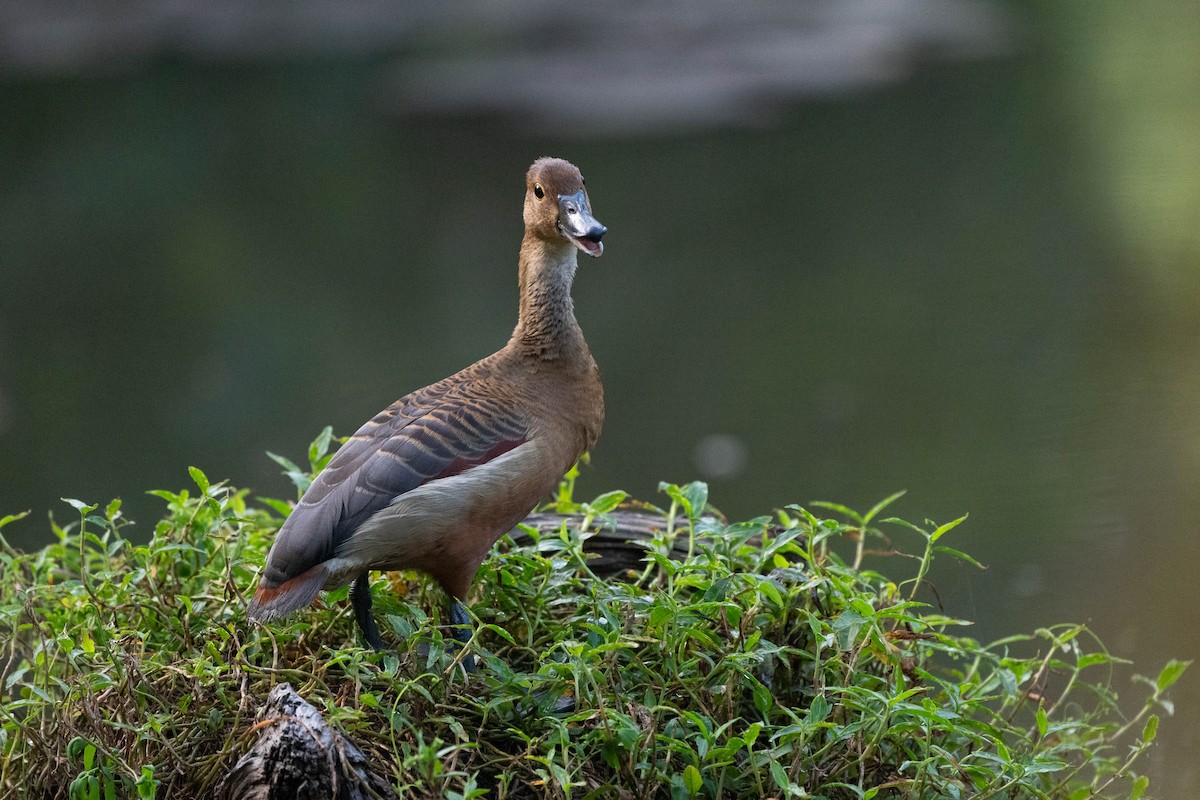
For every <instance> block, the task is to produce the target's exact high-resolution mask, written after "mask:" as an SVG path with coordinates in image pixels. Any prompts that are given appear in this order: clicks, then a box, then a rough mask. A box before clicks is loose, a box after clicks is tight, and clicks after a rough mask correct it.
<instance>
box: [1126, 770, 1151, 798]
mask: <svg viewBox="0 0 1200 800" xmlns="http://www.w3.org/2000/svg"><path fill="white" fill-rule="evenodd" d="M1149 787H1150V779H1149V778H1147V777H1146V776H1145V775H1139V776H1138V777H1137V779H1136V780H1135V781H1134V782H1133V786H1132V788H1130V790H1129V800H1140V798H1141V796H1142V795H1144V794H1145V793H1146V789H1148V788H1149Z"/></svg>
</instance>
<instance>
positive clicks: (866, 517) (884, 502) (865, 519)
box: [860, 489, 908, 525]
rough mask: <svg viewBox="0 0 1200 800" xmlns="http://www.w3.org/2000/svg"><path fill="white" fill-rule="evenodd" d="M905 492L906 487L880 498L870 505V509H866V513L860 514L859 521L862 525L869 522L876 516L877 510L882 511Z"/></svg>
mask: <svg viewBox="0 0 1200 800" xmlns="http://www.w3.org/2000/svg"><path fill="white" fill-rule="evenodd" d="M907 492H908V490H907V489H901V490H900V491H898V492H896V493H895V494H893V495H889V496H887V497H885V498H883V499H882V500H880V501H879V502H878V503H876V504H875V505H874V506H872V507H871V510H870V511H868V512H867V513H866V514H864V515H863V516H862V519H861V520H860V521H861V523H862V524H863V525H869V524H871V520H873V519H875V517H876V516H878V514H879V512H881V511H883V510H884V509H885V508H887V507H888V506H890V505H891V504H892V503H894V502H896V501H897V500H899V499H900V498H901V497H904V495H905V494H907Z"/></svg>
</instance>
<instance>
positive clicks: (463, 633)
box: [450, 595, 475, 673]
mask: <svg viewBox="0 0 1200 800" xmlns="http://www.w3.org/2000/svg"><path fill="white" fill-rule="evenodd" d="M450 624H451V625H453V626H454V629H453V631H452V632H451V636H453V637H454V638H455V639H456V640H457V641H458V643H459V644H461V645H462V646H463V647H466V646H467V644H468V643H469V642H470V641H471V635H472V630H473V626H472V625H471V618H470V617H469V616H467V609H466V606H464V605H463V604H462V601H461V600H459V599H458V598H457V597H455V596H454V595H450ZM462 666H463V669H465V670H466V671H467V672H468V673H474V672H475V654H474V653H467V654H466V655H464V656H463V659H462Z"/></svg>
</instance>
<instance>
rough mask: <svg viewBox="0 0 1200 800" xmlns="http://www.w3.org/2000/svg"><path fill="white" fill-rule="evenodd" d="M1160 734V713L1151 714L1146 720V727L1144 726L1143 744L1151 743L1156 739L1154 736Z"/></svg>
mask: <svg viewBox="0 0 1200 800" xmlns="http://www.w3.org/2000/svg"><path fill="white" fill-rule="evenodd" d="M1157 735H1158V714H1151V715H1150V718H1149V719H1148V720H1146V727H1144V728H1142V744H1150V743H1151V742H1153V741H1154V737H1155V736H1157Z"/></svg>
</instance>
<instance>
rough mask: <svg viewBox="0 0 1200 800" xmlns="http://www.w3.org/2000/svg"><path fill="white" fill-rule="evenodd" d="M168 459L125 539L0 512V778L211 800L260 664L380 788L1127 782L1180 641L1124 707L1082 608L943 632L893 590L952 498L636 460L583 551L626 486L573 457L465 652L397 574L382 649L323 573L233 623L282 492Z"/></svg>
mask: <svg viewBox="0 0 1200 800" xmlns="http://www.w3.org/2000/svg"><path fill="white" fill-rule="evenodd" d="M325 441H326V442H327V441H328V437H327V436H326V438H325ZM310 458H311V460H312V462H313V469H317V468H319V467H320V466H321V465H322V463H323V461H324V449H323V447H317V448H314V451H313V452H312V453H311V454H310ZM290 472H291V473H292V475H293V478H294V479H295V480H296V481H297V483H298V484H300V485H303V484H304V483H305V482H306V481H307V480H308V479H309V471H305V470H298V469H294V468H292V469H290ZM192 475H193V478H194V479H195V482H196V484H197V486H198V489H199V491H198V493H192V492H188V491H181V492H178V493H172V492H156V494H158V495H159V496H161V497H163V498H164V500H166V502H167V507H168V511H167V513H166V515H165V516H164V518H163V519H162V520H161V521H160V522H158V523H157V525H156V526H155V528H154V534H153V536H152V538H151V540H150V542H149V543H148V544H144V545H141V544H134V543H132V542H131V541H129V540H128V539H126V538H125V536H124V531H125V525H126V522H125V520H124V519H123V518H122V515H121V511H120V503H119V502H115V501H114V502H113V503H111V504H110V505H109V506H108V507H107V508H106V509H103V510H101V509H98V508H97V507H93V506H89V505H84V504H82V503H79V504H76V505H77V509H78V511H79V519H78V520H77V521H76V522H74V523H72V524H71V525H66V526H62V527H58V526H55V533H56V534H57V536H58V541H57V542H56V543H54V544H51V545H49V546H47V547H45V548H43V549H42V550H39V551H37V552H35V553H28V554H25V553H19V552H17V551H15V550H13V549H12V548H10V547H8V546H7V544H6V543H3V540H2V539H0V551H2V552H0V645H2V648H3V649H2V651H0V696H2V699H3V714H2V715H0V752H2V756H0V758H2V760H0V794H3V796H5V797H9V796H12V797H46V798H58V797H71V798H107V797H126V796H129V797H142V798H149V797H159V798H164V797H169V798H200V797H213V796H214V792H215V791H216V789H217V787H218V786H219V785H220V781H221V779H222V777H223V776H224V775H225V774H226V773H227V772H228V771H229V770H230V768H231V767H232V766H233V764H234V762H236V760H237V759H238V757H239V756H240V755H241V754H242V753H243V752H245V751H246V750H247V749H248V748H249V746H250V744H251V743H252V741H253V737H254V724H255V721H256V720H255V715H256V712H257V711H258V709H259V708H260V707H261V705H262V704H263V702H264V701H265V699H266V697H267V695H268V693H269V692H270V691H271V688H272V687H273V686H275V685H276V684H278V683H281V682H284V681H287V682H290V683H291V684H292V685H293V686H295V687H296V689H297V690H298V691H299V693H300V694H301V695H302V696H303V697H304V698H305V699H307V700H308V701H309V702H310V703H312V704H313V705H315V706H316V707H317V708H319V709H321V710H322V711H323V712H324V714H325V715H326V717H327V719H328V720H329V721H330V722H331V723H333V724H334V725H336V726H338V727H340V728H341V729H342V730H343V731H345V732H346V733H347V734H348V735H349V736H350V738H351V739H352V740H354V741H355V742H357V743H358V745H359V746H360V747H361V748H362V749H363V751H364V752H365V753H366V754H367V756H368V757H369V759H370V760H371V763H372V766H373V768H374V770H375V771H376V772H377V773H378V774H380V775H381V776H383V777H384V778H386V779H387V780H389V781H391V782H392V783H393V784H394V785H395V787H396V788H397V789H398V790H399V791H400V794H401V796H403V797H447V798H475V797H488V798H526V797H534V798H559V797H575V798H584V797H597V798H598V797H622V798H655V797H673V798H674V797H825V798H861V799H864V800H865V799H866V798H872V797H878V798H884V797H903V798H926V797H951V798H955V797H972V798H979V797H1006V798H1008V797H1050V798H1083V797H1117V796H1120V797H1127V796H1129V795H1130V793H1131V791H1132V793H1133V794H1134V795H1136V796H1140V794H1141V793H1142V791H1144V789H1145V779H1144V778H1142V777H1138V776H1137V775H1136V774H1135V773H1134V772H1133V771H1132V765H1133V764H1134V762H1135V760H1136V759H1137V758H1138V757H1139V756H1140V755H1141V754H1142V752H1143V751H1144V750H1145V749H1146V747H1148V745H1149V743H1150V742H1151V741H1152V739H1153V737H1154V732H1155V728H1156V725H1157V718H1156V717H1155V716H1154V715H1153V713H1152V712H1153V711H1154V710H1155V706H1156V705H1163V706H1167V707H1168V708H1169V705H1168V701H1166V699H1165V698H1163V697H1162V694H1163V692H1164V691H1165V690H1166V689H1167V688H1168V687H1169V686H1170V684H1171V683H1173V682H1174V680H1175V679H1177V678H1178V677H1179V675H1180V674H1181V673H1182V671H1183V669H1184V666H1185V665H1184V664H1182V663H1180V662H1171V663H1170V664H1169V665H1168V666H1167V667H1166V668H1165V669H1164V670H1163V671H1162V673H1161V674H1160V675H1159V676H1158V679H1157V680H1149V681H1146V683H1148V684H1149V686H1150V689H1149V691H1148V697H1147V699H1146V702H1145V704H1144V705H1143V706H1142V708H1141V710H1140V712H1138V713H1137V714H1136V715H1135V716H1133V717H1130V718H1127V717H1125V716H1122V714H1121V711H1120V710H1119V709H1118V707H1117V705H1116V702H1115V695H1114V693H1113V691H1112V690H1111V689H1110V686H1109V683H1110V680H1111V670H1112V664H1113V663H1114V662H1115V659H1114V658H1112V657H1111V656H1109V655H1108V654H1107V653H1106V652H1105V651H1104V650H1103V649H1102V647H1101V646H1100V645H1099V643H1098V642H1096V641H1095V640H1094V638H1093V637H1091V635H1090V634H1089V633H1088V631H1087V630H1086V629H1085V628H1084V627H1082V626H1078V625H1062V626H1058V627H1054V628H1049V629H1042V630H1039V631H1037V632H1035V633H1033V634H1031V635H1017V636H1012V637H1008V638H1006V639H1004V640H1002V641H1000V642H996V643H993V644H989V645H981V644H980V643H978V642H976V641H973V640H971V639H969V638H966V637H963V636H959V635H957V634H956V633H953V631H958V630H960V628H961V626H962V625H964V624H966V623H964V622H963V621H960V620H953V619H949V618H947V617H945V616H943V615H941V614H939V613H938V612H937V610H936V609H934V608H932V607H930V606H929V605H927V604H925V603H922V602H917V600H916V599H915V598H917V597H918V596H920V591H919V590H922V588H923V586H924V584H925V576H926V575H927V572H928V570H929V566H930V563H931V561H932V559H933V557H934V556H935V555H939V556H947V555H948V556H952V557H956V558H966V559H968V560H969V557H967V556H965V555H963V554H961V553H958V552H957V551H954V550H950V549H949V548H945V547H944V546H943V545H942V544H941V543H940V541H941V538H942V537H943V535H944V534H946V533H947V532H948V531H949V530H950V529H951V528H952V527H954V525H955V524H957V522H955V523H951V524H949V525H946V526H941V527H936V526H927V527H924V528H922V527H918V526H910V525H907V524H906V523H900V522H899V521H895V520H888V521H884V522H882V523H880V522H877V517H878V514H879V512H880V511H881V510H882V506H883V505H885V504H886V502H885V503H884V504H881V505H880V507H877V508H876V509H873V510H872V512H870V513H869V514H866V515H862V516H860V515H858V514H856V513H854V512H852V511H850V510H849V509H843V508H840V507H834V506H824V505H819V504H814V505H813V508H814V509H816V508H819V509H820V510H822V511H823V512H828V513H830V514H832V515H833V516H834V517H837V518H836V519H826V518H820V517H818V516H815V515H814V514H813V513H810V511H809V510H806V509H803V508H800V507H789V508H788V509H786V510H784V511H783V512H780V513H777V514H774V515H772V516H763V517H758V518H755V519H751V520H747V521H741V522H734V523H729V522H726V521H724V520H722V519H721V518H720V516H719V515H715V514H714V513H713V512H712V509H711V507H710V506H708V502H707V500H708V498H707V490H706V488H705V487H704V486H703V484H690V485H688V486H682V487H679V486H664V487H663V490H664V492H665V494H666V496H667V498H668V499H669V504H668V507H667V508H665V509H661V510H660V509H655V508H654V507H653V506H647V505H645V504H640V505H638V508H639V509H640V510H641V511H649V512H650V513H656V514H660V515H661V520H662V525H661V530H660V531H658V532H657V533H656V534H655V535H653V536H652V537H651V538H650V539H649V540H648V541H647V542H646V545H645V546H646V558H645V560H644V562H643V563H641V564H639V567H640V569H639V570H637V571H629V572H627V573H626V574H624V575H622V576H619V577H618V578H616V579H614V578H601V577H597V576H596V575H595V574H594V572H593V570H592V569H591V568H590V567H589V558H588V555H587V553H586V547H587V542H588V540H589V536H590V535H591V534H593V533H594V532H595V531H598V530H603V529H604V526H606V525H608V524H610V521H611V515H612V514H613V513H616V512H618V509H620V508H627V507H629V503H628V502H627V501H626V498H625V496H624V493H620V492H614V493H609V494H607V495H604V496H602V497H600V498H597V500H595V501H593V502H592V503H576V502H575V501H574V500H573V499H572V496H571V495H572V489H573V477H574V476H573V475H572V476H568V478H567V479H566V480H565V481H564V483H563V487H562V489H561V491H560V494H559V496H558V498H557V499H556V501H555V502H554V503H553V504H552V505H551V507H550V508H551V509H552V510H554V511H557V512H560V513H564V514H565V513H570V514H575V515H577V516H578V517H581V519H579V520H578V521H577V523H576V524H575V525H574V526H573V527H572V526H568V525H566V524H563V525H561V526H560V527H559V528H558V529H557V530H555V531H553V532H550V533H547V532H541V533H533V534H532V535H531V536H529V537H528V541H527V543H523V544H517V543H516V542H514V541H513V540H512V539H511V538H508V539H505V540H502V542H501V543H500V545H499V546H498V548H497V553H496V554H495V555H494V557H492V558H491V559H490V560H489V561H488V562H486V563H485V565H484V567H483V568H482V569H481V570H480V574H479V579H478V581H477V587H476V595H475V597H474V598H473V603H472V613H473V614H474V615H476V616H477V623H476V630H477V634H476V637H475V639H474V641H473V642H472V644H471V646H470V648H471V650H472V651H473V652H474V653H475V654H476V657H477V658H478V659H479V662H480V669H479V671H478V673H476V674H475V675H473V676H467V675H465V674H464V673H463V672H462V671H461V669H459V668H458V666H457V663H458V662H457V661H456V659H458V658H459V657H460V656H461V653H459V652H455V650H454V649H453V647H452V645H451V641H452V640H451V638H450V636H449V630H448V629H447V628H446V627H445V624H446V623H447V620H446V619H445V615H444V614H443V613H440V610H441V608H442V607H443V606H442V604H443V602H444V598H442V597H441V596H440V595H439V594H438V592H437V591H436V590H433V589H430V588H428V582H427V581H425V580H424V579H416V580H404V579H402V578H399V577H395V576H393V577H391V578H390V579H387V578H385V579H380V581H379V582H383V581H388V582H390V583H391V584H392V585H391V586H390V587H388V588H390V591H389V590H388V589H385V587H383V586H380V585H377V586H376V587H375V588H376V592H375V595H376V611H377V614H378V616H379V618H380V622H381V624H382V628H383V630H384V635H385V638H388V639H389V641H391V642H394V643H396V644H397V646H398V650H397V651H396V652H388V653H374V652H371V651H368V650H364V649H362V648H361V647H360V646H359V645H358V644H357V640H356V636H355V631H354V629H353V621H352V615H351V614H350V613H349V610H348V608H347V603H346V592H345V590H342V591H340V592H335V593H333V594H332V595H330V596H328V597H327V598H326V600H325V601H324V604H323V607H320V608H315V609H312V610H309V611H306V612H303V613H300V614H297V615H296V616H295V617H294V618H293V619H291V620H289V621H288V622H287V623H286V624H277V625H272V626H270V627H268V628H264V627H260V626H253V625H251V624H249V623H248V622H247V620H246V617H245V613H244V610H245V601H246V597H247V595H248V594H249V592H250V591H251V589H252V587H253V586H254V584H255V582H256V576H257V572H258V570H259V569H260V568H261V565H262V563H263V560H264V557H265V555H266V552H267V549H268V548H269V546H270V542H271V537H272V534H273V533H274V532H275V531H276V530H277V529H278V527H279V525H280V523H281V518H280V514H282V513H286V510H287V506H286V504H283V503H280V502H279V501H273V500H253V501H251V500H249V498H248V495H247V493H246V492H245V491H239V490H236V489H233V488H232V487H229V486H227V485H224V484H210V483H209V481H208V479H207V478H206V477H205V476H204V475H203V474H202V473H200V472H199V470H193V471H192ZM13 519H14V518H13V517H9V518H6V519H5V520H3V521H0V525H3V524H4V523H6V522H10V521H12V520H13ZM877 525H893V526H899V527H897V528H896V530H898V531H900V530H903V531H905V532H906V535H907V536H909V537H910V538H911V539H912V540H913V541H916V542H917V543H918V545H919V547H918V548H917V552H916V553H915V554H914V559H915V560H914V561H895V562H887V563H895V564H897V565H898V566H904V567H907V566H908V565H909V564H915V565H916V566H917V569H916V575H915V576H914V577H911V578H909V579H908V580H905V581H894V580H890V579H889V578H887V577H885V576H884V575H883V574H881V573H880V572H878V571H876V570H872V569H865V568H863V567H862V565H861V562H862V557H863V553H864V549H865V548H864V545H865V544H866V543H869V542H870V541H871V540H872V539H873V538H874V537H882V535H883V534H882V533H881V532H880V530H879V528H878V527H876V526H877ZM889 549H890V546H889ZM839 551H844V552H845V553H846V555H845V556H841V555H839V554H838V553H839ZM395 590H399V592H397V591H395ZM397 597H398V598H399V599H393V598H397ZM564 697H573V698H574V708H573V709H572V710H571V711H570V712H556V711H555V707H556V705H557V706H559V707H561V706H562V705H563V702H562V699H563V698H564Z"/></svg>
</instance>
